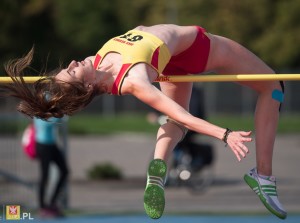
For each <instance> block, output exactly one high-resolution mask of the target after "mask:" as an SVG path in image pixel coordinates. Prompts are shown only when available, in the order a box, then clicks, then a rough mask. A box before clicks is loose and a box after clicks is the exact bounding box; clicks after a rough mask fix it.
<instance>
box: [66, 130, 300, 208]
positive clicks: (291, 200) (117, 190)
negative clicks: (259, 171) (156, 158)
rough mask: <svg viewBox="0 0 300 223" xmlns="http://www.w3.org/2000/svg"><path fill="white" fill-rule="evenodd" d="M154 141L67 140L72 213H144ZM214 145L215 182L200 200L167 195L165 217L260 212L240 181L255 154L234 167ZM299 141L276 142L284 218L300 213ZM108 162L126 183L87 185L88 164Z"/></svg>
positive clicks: (177, 192) (184, 193)
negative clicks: (74, 209)
mask: <svg viewBox="0 0 300 223" xmlns="http://www.w3.org/2000/svg"><path fill="white" fill-rule="evenodd" d="M154 140H155V139H154V137H152V136H145V135H120V136H117V137H116V136H112V137H87V138H78V139H76V138H73V137H71V139H70V152H69V154H70V156H69V157H70V164H71V167H72V171H73V174H72V177H73V179H74V180H75V182H77V183H75V184H72V185H71V187H70V204H71V207H73V208H76V209H77V208H78V209H85V210H95V211H100V212H104V213H105V212H127V211H128V212H143V200H142V199H143V190H144V186H145V173H146V169H147V165H148V163H149V160H150V159H151V157H152V153H153V145H154ZM204 140H209V142H211V143H213V144H214V147H215V153H216V160H215V165H214V182H213V184H212V185H211V186H210V187H209V188H208V189H207V190H206V191H205V192H204V193H202V194H197V195H195V194H193V193H190V191H189V190H188V189H187V188H185V187H181V188H174V187H168V188H167V189H166V201H167V203H166V209H165V211H166V213H174V212H185V213H193V212H194V213H199V212H200V213H217V212H222V213H234V212H235V213H236V212H261V213H266V211H265V209H264V207H263V206H262V204H261V203H260V201H259V200H258V198H257V197H256V195H255V194H254V192H252V191H251V190H250V189H249V188H248V186H247V185H246V184H245V183H244V181H243V179H242V178H243V175H244V173H245V172H247V171H248V170H249V169H251V168H252V167H253V166H254V165H255V151H254V147H253V145H252V144H251V145H250V149H251V153H250V154H249V156H248V157H247V159H245V160H243V161H242V162H240V163H239V162H237V161H236V159H235V157H234V155H233V154H232V152H231V151H229V148H225V147H224V144H223V143H222V142H218V141H216V140H211V139H206V138H205V139H204ZM299 158H300V137H299V136H298V135H286V136H285V135H282V136H278V138H277V141H276V150H275V154H274V167H273V168H274V174H275V175H276V176H277V180H278V193H279V195H280V200H281V201H282V203H283V204H284V206H285V208H286V209H287V210H288V211H289V212H297V213H300V175H299V170H300V164H299ZM103 161H110V162H113V163H114V164H116V165H117V166H119V167H120V168H122V169H123V171H124V174H125V176H126V177H127V178H128V180H126V181H125V182H123V183H119V182H105V183H104V182H92V183H91V182H89V183H87V182H86V181H85V180H84V179H85V170H86V169H88V168H89V167H90V166H91V165H92V164H93V163H97V162H103Z"/></svg>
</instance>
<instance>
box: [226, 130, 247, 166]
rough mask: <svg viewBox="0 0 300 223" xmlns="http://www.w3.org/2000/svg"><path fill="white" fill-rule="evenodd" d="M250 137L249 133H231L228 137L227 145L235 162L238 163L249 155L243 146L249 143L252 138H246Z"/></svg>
mask: <svg viewBox="0 0 300 223" xmlns="http://www.w3.org/2000/svg"><path fill="white" fill-rule="evenodd" d="M250 135H251V131H249V132H232V133H231V134H230V135H229V137H228V140H227V142H228V144H229V146H230V147H231V150H232V151H233V153H234V154H235V156H236V158H237V160H238V161H239V162H240V161H241V160H242V158H245V157H246V155H247V154H248V153H249V149H248V147H247V146H245V145H244V143H245V142H251V141H252V138H250V137H247V136H250Z"/></svg>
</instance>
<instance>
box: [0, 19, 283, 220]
mask: <svg viewBox="0 0 300 223" xmlns="http://www.w3.org/2000/svg"><path fill="white" fill-rule="evenodd" d="M32 56H33V50H31V51H30V52H29V53H28V54H27V55H26V56H25V57H23V58H21V59H19V60H17V61H11V62H9V63H8V64H7V65H6V72H7V74H8V75H9V76H10V77H12V78H13V79H14V83H13V84H9V85H5V86H3V87H4V88H5V89H6V93H7V94H8V95H11V96H14V97H18V98H20V99H21V102H20V104H19V106H18V110H19V111H21V112H23V113H25V114H27V115H29V116H30V117H34V116H36V117H39V118H42V119H47V118H49V117H52V116H54V117H62V116H63V115H72V114H74V113H75V112H77V111H79V110H81V109H83V108H84V107H85V106H86V105H87V104H89V103H90V102H91V101H92V99H93V98H94V97H95V96H98V95H101V94H112V95H126V94H131V95H133V96H135V97H136V98H138V99H139V100H140V101H142V102H144V103H145V104H147V105H149V106H151V107H153V108H154V109H156V110H158V111H159V112H161V113H163V114H165V115H166V116H168V120H169V121H168V122H167V123H166V124H164V125H162V126H160V128H159V130H158V133H157V142H156V146H155V153H154V160H153V161H151V163H150V165H149V169H148V181H147V185H146V189H145V194H144V206H145V210H146V213H147V214H148V215H149V216H150V217H151V218H159V217H160V216H161V215H162V214H163V211H164V205H165V199H164V178H165V176H166V173H167V167H166V161H167V159H168V157H169V156H170V154H171V151H172V149H173V148H174V147H175V145H176V144H177V143H178V142H179V141H180V140H181V139H182V138H183V137H184V135H185V133H186V130H187V129H190V130H193V131H195V132H198V133H200V134H205V135H208V136H212V137H214V138H216V139H219V140H223V141H224V142H225V143H226V144H228V146H229V148H230V149H231V150H232V152H233V153H234V155H235V156H236V158H237V159H238V161H241V159H242V158H244V157H246V155H247V153H248V152H249V150H248V148H247V146H246V144H245V143H247V142H250V141H251V140H252V139H251V137H250V134H251V132H250V131H231V130H229V129H226V128H223V127H219V126H217V125H215V124H212V123H209V122H207V121H205V120H203V119H200V118H197V117H194V116H192V115H191V114H190V113H189V112H188V108H189V101H190V96H191V90H192V83H186V82H185V83H170V82H161V83H160V90H159V89H158V88H156V87H155V86H154V85H152V82H154V81H155V80H156V79H157V77H159V76H160V75H165V76H166V75H188V74H191V75H192V74H199V73H202V72H215V73H218V74H257V73H259V74H274V71H273V70H272V69H271V68H270V67H269V66H267V65H266V64H265V63H264V62H263V61H262V60H260V59H259V58H258V57H257V56H255V55H254V54H253V53H251V52H250V51H249V50H247V49H246V48H244V47H243V46H241V45H239V44H238V43H236V42H234V41H232V40H230V39H227V38H224V37H221V36H217V35H213V34H211V33H207V32H206V30H205V29H204V28H202V27H199V26H178V25H172V24H161V25H154V26H150V27H146V26H138V27H136V28H134V29H132V30H130V31H128V32H126V33H125V34H122V35H120V36H116V37H114V38H112V39H110V40H109V41H108V42H106V43H105V44H104V46H103V47H102V48H101V49H100V50H99V51H98V53H97V54H96V55H95V56H90V57H87V58H86V59H85V60H84V61H72V62H71V63H70V64H69V66H68V67H67V68H65V69H61V70H60V71H58V72H57V73H56V74H55V75H54V76H50V77H47V78H42V79H40V80H39V81H37V82H36V83H35V84H34V85H33V86H29V85H28V84H26V83H25V82H24V81H22V78H21V80H20V79H18V78H16V77H22V75H23V74H22V70H23V69H25V68H26V67H27V66H28V65H29V64H30V62H31V60H32ZM239 84H241V85H244V86H246V87H249V88H251V89H253V90H254V91H256V92H257V94H258V98H257V103H256V110H255V143H256V167H255V168H253V169H252V170H250V172H249V173H247V174H245V176H244V179H245V181H246V182H247V184H248V185H249V186H250V187H251V188H252V189H253V190H254V191H255V192H256V193H257V195H258V196H259V198H260V200H261V201H262V202H263V204H264V205H265V206H266V208H267V209H268V210H269V211H271V212H272V213H273V214H275V215H276V216H278V217H279V218H283V219H284V218H286V215H287V213H286V211H285V210H284V208H283V207H282V206H281V204H280V202H279V200H278V196H277V190H276V181H275V177H274V176H272V157H273V147H274V142H275V135H276V129H277V124H278V119H279V110H280V105H281V102H282V101H283V94H284V86H283V83H282V82H279V81H255V82H242V83H239ZM45 92H48V93H49V94H50V95H51V97H50V98H48V100H45Z"/></svg>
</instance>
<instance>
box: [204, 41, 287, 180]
mask: <svg viewBox="0 0 300 223" xmlns="http://www.w3.org/2000/svg"><path fill="white" fill-rule="evenodd" d="M211 40H212V49H211V54H210V58H209V61H208V65H207V69H208V70H215V71H216V72H217V73H221V74H238V73H240V74H250V73H253V74H255V73H259V74H261V73H263V74H273V73H274V71H273V70H272V69H271V68H269V67H268V66H267V65H266V64H265V63H264V62H263V61H261V60H260V59H259V58H258V57H256V56H255V55H254V54H253V53H251V52H250V51H248V50H247V49H245V48H244V47H242V46H241V45H239V44H237V43H235V42H234V41H231V40H229V39H226V38H223V37H219V36H211ZM240 84H242V85H244V86H248V87H250V88H251V89H253V90H255V91H256V92H257V93H258V99H257V104H256V111H255V132H256V135H255V136H256V162H257V170H258V172H259V174H262V175H267V176H269V175H272V157H273V148H274V141H275V135H276V130H277V125H278V119H279V106H280V103H279V102H278V101H276V100H274V99H273V98H272V92H273V91H274V90H275V89H278V90H280V91H281V90H282V89H281V87H280V83H279V82H278V81H268V82H242V83H240Z"/></svg>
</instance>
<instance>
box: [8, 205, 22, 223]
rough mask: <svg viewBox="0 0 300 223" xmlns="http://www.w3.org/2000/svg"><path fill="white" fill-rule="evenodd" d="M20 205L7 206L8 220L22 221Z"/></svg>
mask: <svg viewBox="0 0 300 223" xmlns="http://www.w3.org/2000/svg"><path fill="white" fill-rule="evenodd" d="M20 210H21V208H20V205H6V220H20V216H21V214H20Z"/></svg>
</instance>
